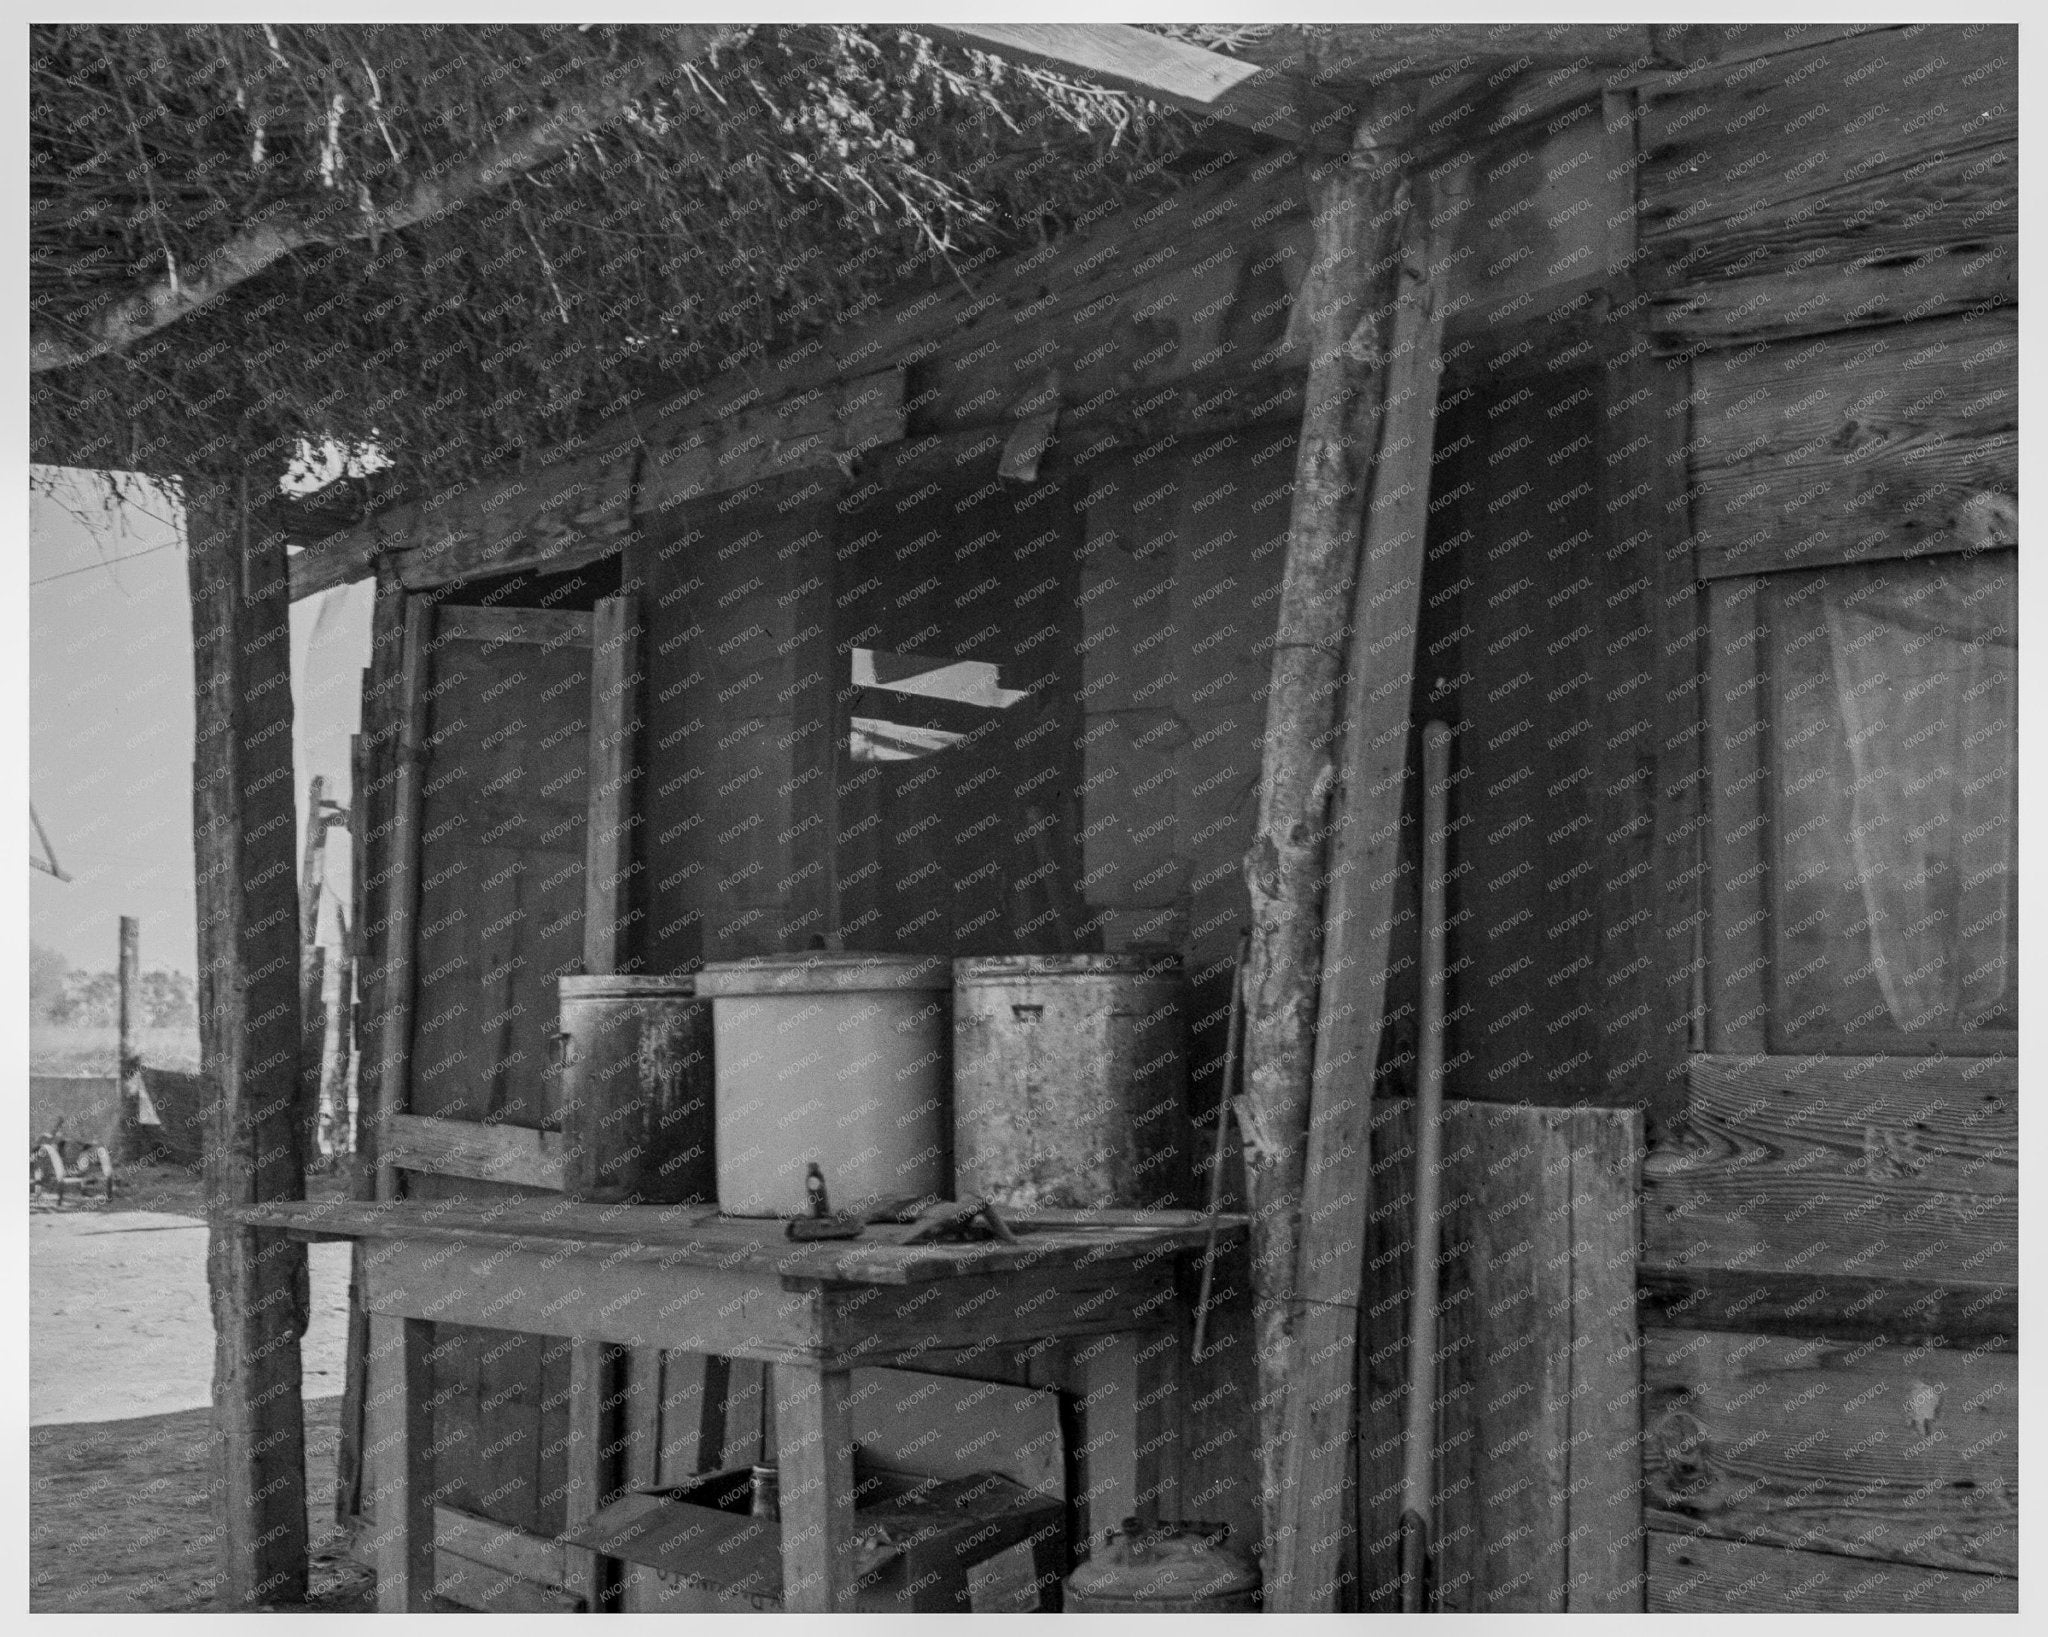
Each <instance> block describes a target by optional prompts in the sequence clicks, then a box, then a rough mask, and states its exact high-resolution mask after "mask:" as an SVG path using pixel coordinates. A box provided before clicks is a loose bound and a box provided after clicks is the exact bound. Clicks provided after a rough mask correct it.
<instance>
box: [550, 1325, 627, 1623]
mask: <svg viewBox="0 0 2048 1637" xmlns="http://www.w3.org/2000/svg"><path fill="white" fill-rule="evenodd" d="M624 1358H625V1354H624V1349H622V1348H618V1347H612V1346H609V1345H607V1344H606V1343H604V1342H601V1341H588V1340H579V1341H573V1342H571V1343H570V1344H569V1463H568V1474H567V1483H568V1494H567V1495H566V1497H565V1498H564V1500H563V1504H562V1514H563V1517H562V1522H563V1530H564V1532H565V1533H567V1532H569V1531H571V1530H574V1529H575V1528H577V1526H578V1525H580V1524H584V1523H588V1522H589V1521H590V1519H591V1518H592V1517H593V1516H594V1515H595V1514H596V1513H597V1511H598V1509H599V1508H600V1507H602V1506H603V1505H604V1504H605V1503H606V1502H607V1501H608V1500H610V1499H611V1492H612V1490H613V1489H614V1488H615V1487H616V1485H615V1482H614V1477H613V1475H614V1474H615V1473H616V1471H617V1469H618V1462H617V1459H616V1456H617V1452H616V1450H615V1449H613V1448H612V1445H613V1444H614V1442H615V1437H616V1435H615V1434H614V1432H613V1430H612V1429H613V1428H615V1427H617V1426H618V1425H619V1423H620V1421H621V1420H622V1417H620V1416H619V1415H618V1414H617V1413H616V1410H617V1400H618V1398H619V1382H620V1379H621V1374H622V1367H623V1364H624ZM562 1561H563V1577H564V1583H565V1584H564V1589H565V1590H567V1591H568V1592H570V1593H571V1594H572V1595H574V1596H577V1597H580V1598H582V1599H583V1600H584V1607H585V1608H588V1609H603V1608H605V1607H606V1606H607V1605H608V1603H609V1602H610V1593H611V1591H612V1589H613V1584H612V1565H611V1563H610V1562H609V1560H607V1559H605V1558H603V1557H601V1556H600V1555H599V1554H598V1553H596V1552H594V1551H591V1550H590V1549H589V1548H588V1547H583V1546H564V1547H563V1548H562Z"/></svg>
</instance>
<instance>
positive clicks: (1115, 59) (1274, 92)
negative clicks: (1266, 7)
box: [917, 23, 1351, 153]
mask: <svg viewBox="0 0 2048 1637" xmlns="http://www.w3.org/2000/svg"><path fill="white" fill-rule="evenodd" d="M917 26H918V27H919V28H920V29H921V30H923V32H925V33H927V34H933V35H937V36H939V37H941V38H944V39H948V40H951V41H953V42H954V43H955V44H958V45H964V46H972V47H973V48H974V49H976V50H978V51H986V52H989V53H991V54H993V55H995V56H998V57H1002V58H1005V59H1007V60H1009V61H1011V62H1018V63H1025V64H1029V65H1030V66H1032V67H1035V68H1050V69H1052V70H1054V71H1056V72H1058V73H1062V74H1075V75H1078V76H1080V77H1081V78H1083V79H1088V80H1092V81H1094V82H1095V83H1096V84H1098V85H1105V86H1108V87H1110V88H1111V89H1113V90H1117V91H1129V92H1132V93H1134V94H1136V95H1138V96H1141V97H1145V98H1148V99H1149V100H1151V101H1153V102H1157V103H1161V104H1164V105H1165V106H1166V107H1169V108H1179V109H1181V110H1183V111H1184V112H1186V113H1190V114H1199V115H1202V116H1203V117H1205V118H1208V119H1212V120H1215V121H1216V122H1218V123H1219V124H1223V125H1229V126H1233V127H1235V128H1236V129H1238V130H1242V131H1250V132H1252V133H1254V134H1256V135H1259V136H1263V137H1267V138H1269V139H1271V140H1273V141H1276V142H1295V143H1299V144H1301V145H1302V146H1304V147H1308V148H1314V149H1319V150H1323V151H1327V152H1330V153H1342V152H1343V151H1345V149H1346V148H1347V147H1348V146H1349V145H1350V137H1351V128H1350V114H1351V110H1350V108H1349V106H1348V105H1347V104H1346V103H1344V102H1343V101H1342V100H1340V99H1339V98H1337V97H1335V96H1333V95H1331V94H1330V93H1329V92H1327V91H1321V90H1318V89H1317V88H1316V87H1314V86H1312V85H1310V84H1308V83H1307V82H1306V81H1304V80H1302V79H1300V78H1298V77H1296V76H1295V75H1293V74H1290V73H1288V72H1285V71H1284V70H1282V69H1278V68H1272V67H1265V66H1262V65H1261V64H1259V63H1255V62H1246V61H1242V60H1240V59H1239V58H1236V57H1226V56H1224V55H1223V54H1222V53H1221V52H1217V51H1205V50H1203V49H1202V48H1201V47H1200V46H1197V45H1189V44H1188V43H1187V42H1186V41H1184V40H1175V39H1171V38H1169V37H1168V36H1166V35H1164V34H1151V33H1148V32H1147V31H1146V30H1144V29H1141V28H1132V27H1130V26H1129V25H1127V24H1124V23H948V24H938V23H920V24H918V25H917Z"/></svg>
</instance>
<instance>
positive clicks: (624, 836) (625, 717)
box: [583, 596, 640, 972]
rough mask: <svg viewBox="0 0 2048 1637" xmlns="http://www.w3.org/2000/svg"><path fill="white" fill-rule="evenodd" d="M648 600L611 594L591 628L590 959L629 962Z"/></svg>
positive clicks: (586, 915)
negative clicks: (643, 616) (643, 618)
mask: <svg viewBox="0 0 2048 1637" xmlns="http://www.w3.org/2000/svg"><path fill="white" fill-rule="evenodd" d="M639 683H640V601H639V599H638V598H637V597H630V596H627V597H605V598H601V599H600V600H599V602H598V605H597V608H596V610H595V612H594V613H593V615H592V618H591V628H590V796H589V808H588V815H587V822H586V824H585V829H584V857H585V865H584V870H583V888H584V911H583V964H584V966H585V968H586V969H587V970H589V971H591V972H617V971H619V970H621V969H622V968H623V967H625V966H626V965H627V964H628V962H629V956H628V953H627V952H628V949H629V945H630V940H629V938H628V927H629V926H630V924H631V910H630V908H629V896H630V895H629V891H628V889H629V887H630V886H631V883H632V878H633V819H634V814H633V760H634V749H635V745H636V742H637V739H638V730H639V727H640V711H639Z"/></svg>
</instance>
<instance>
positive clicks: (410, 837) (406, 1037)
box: [377, 597, 434, 1199]
mask: <svg viewBox="0 0 2048 1637" xmlns="http://www.w3.org/2000/svg"><path fill="white" fill-rule="evenodd" d="M433 627H434V605H433V604H432V603H431V602H429V601H428V600H427V599H426V598H424V597H407V598H406V599H405V627H404V630H405V635H404V638H403V647H402V652H401V655H400V658H399V669H398V690H397V699H396V700H395V708H396V712H397V726H398V732H397V735H396V743H395V744H394V745H393V746H392V749H391V762H390V771H391V809H390V812H391V825H390V833H389V834H388V835H387V836H386V837H385V841H384V863H383V875H384V902H383V906H382V907H383V923H384V982H383V985H382V991H383V992H382V994H381V995H380V997H379V1001H380V1004H379V1007H378V1018H377V1024H378V1028H377V1121H378V1126H379V1135H378V1142H377V1197H378V1198H379V1199H396V1198H397V1197H398V1168H397V1167H396V1166H394V1165H392V1164H391V1163H390V1162H389V1161H388V1160H387V1159H386V1158H385V1155H386V1154H387V1153H389V1151H390V1148H389V1145H388V1144H387V1143H386V1142H385V1141H384V1140H383V1134H382V1127H383V1125H384V1122H386V1121H388V1120H389V1119H390V1118H391V1117H392V1116H393V1115H396V1114H403V1113H404V1112H405V1111H406V1108H407V1106H408V1104H409V1102H410V1100H411V1090H412V1086H411V1062H412V1014H413V1002H414V999H415V996H414V993H413V989H414V982H413V978H414V967H415V958H416V955H417V951H416V950H415V949H414V947H413V944H414V939H415V932H414V923H415V922H416V921H417V920H418V918H419V897H420V757H421V754H422V752H421V748H420V747H421V742H422V741H423V740H424V739H425V737H426V721H427V661H428V657H429V650H430V646H431V644H432V641H433V635H434V629H433Z"/></svg>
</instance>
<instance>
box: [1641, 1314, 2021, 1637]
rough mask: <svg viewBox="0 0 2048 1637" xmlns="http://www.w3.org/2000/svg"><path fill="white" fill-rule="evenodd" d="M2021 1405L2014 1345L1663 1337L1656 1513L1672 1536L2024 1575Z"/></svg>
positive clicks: (1656, 1359) (1653, 1370)
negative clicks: (1965, 1348) (1981, 1347)
mask: <svg viewBox="0 0 2048 1637" xmlns="http://www.w3.org/2000/svg"><path fill="white" fill-rule="evenodd" d="M2018 1401H2019V1375H2018V1361H2017V1360H2016V1359H2015V1357H2014V1356H2013V1355H2012V1354H2010V1353H1997V1352H1991V1351H1982V1352H1978V1351H1971V1352H1962V1351H1959V1350H1956V1349H1953V1348H1903V1347H1891V1346H1884V1345H1880V1344H1878V1343H1875V1342H1867V1341H1866V1342H1858V1343H1854V1344H1851V1343H1848V1342H1840V1341H1831V1340H1822V1339H1816V1338H1804V1339H1794V1338H1788V1337H1779V1336H1756V1335H1741V1334H1736V1333H1728V1332H1714V1331H1660V1330H1650V1331H1647V1332H1645V1334H1644V1336H1643V1504H1644V1508H1645V1514H1644V1515H1645V1518H1646V1520H1647V1522H1648V1525H1649V1527H1650V1528H1652V1529H1657V1530H1662V1531H1665V1532H1667V1533H1689V1534H1704V1535H1712V1536H1715V1537H1717V1538H1720V1539H1724V1540H1737V1541H1746V1542H1752V1543H1769V1544H1774V1545H1780V1546H1792V1547H1797V1548H1799V1549H1801V1550H1810V1551H1822V1552H1829V1553H1834V1554H1836V1555H1839V1556H1844V1557H1861V1558H1872V1559H1881V1560H1883V1561H1886V1562H1890V1563H1898V1564H1918V1565H1922V1566H1924V1567H1928V1568H1937V1569H1959V1570H1964V1571H1970V1572H1991V1573H1998V1574H2014V1573H2017V1572H2018V1566H2019V1539H2018V1497H2019V1437H2018V1434H2019V1419H2018V1416H2019V1402H2018ZM1751 1606H1756V1605H1751Z"/></svg>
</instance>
